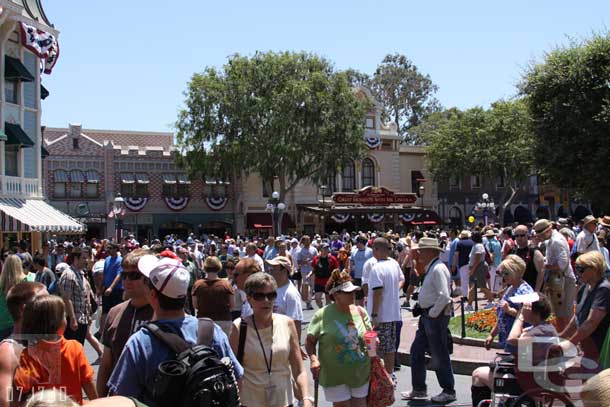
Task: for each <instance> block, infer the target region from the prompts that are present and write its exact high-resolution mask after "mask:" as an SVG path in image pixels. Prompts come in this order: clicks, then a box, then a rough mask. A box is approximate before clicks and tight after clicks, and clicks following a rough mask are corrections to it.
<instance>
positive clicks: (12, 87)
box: [4, 79, 19, 104]
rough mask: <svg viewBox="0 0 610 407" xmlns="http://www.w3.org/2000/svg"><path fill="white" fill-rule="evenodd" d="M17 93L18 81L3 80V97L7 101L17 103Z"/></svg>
mask: <svg viewBox="0 0 610 407" xmlns="http://www.w3.org/2000/svg"><path fill="white" fill-rule="evenodd" d="M18 94H19V81H9V80H7V79H5V80H4V99H5V100H6V101H7V102H8V103H14V104H17V103H18V102H19V101H18V100H17V95H18Z"/></svg>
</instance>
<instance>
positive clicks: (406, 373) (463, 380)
mask: <svg viewBox="0 0 610 407" xmlns="http://www.w3.org/2000/svg"><path fill="white" fill-rule="evenodd" d="M314 307H315V305H314ZM314 313H315V310H313V311H304V315H305V325H304V326H303V332H304V333H306V332H307V323H308V322H309V321H310V320H311V318H312V316H313V314H314ZM94 331H95V329H94ZM85 351H86V354H87V357H88V358H89V361H90V362H93V361H94V360H95V359H96V354H95V351H94V350H93V348H92V347H91V345H89V344H88V343H87V344H86V346H85ZM305 365H306V368H307V371H308V372H309V362H308V361H306V362H305ZM93 368H94V370H95V372H96V374H97V369H98V366H93ZM396 375H397V376H398V387H397V389H396V403H394V405H395V406H416V407H426V406H428V405H432V404H430V403H428V402H423V401H411V402H408V401H403V400H400V392H401V391H406V390H410V388H411V369H410V368H409V367H408V366H403V367H402V369H400V372H396ZM428 375H429V377H430V380H429V381H428V386H429V387H428V393H429V395H430V396H432V395H434V394H437V393H439V392H440V391H441V389H440V387H439V386H438V383H437V381H436V377H435V375H434V372H431V371H429V372H428ZM455 380H456V390H457V396H458V400H457V402H455V403H452V404H451V406H470V405H472V403H471V401H470V376H460V375H456V376H455ZM310 383H311V384H312V387H313V379H312V378H311V374H310ZM312 394H313V390H312ZM318 405H319V406H320V407H327V406H331V405H332V404H331V403H327V402H326V400H325V398H324V393H323V391H322V389H320V392H319V404H318Z"/></svg>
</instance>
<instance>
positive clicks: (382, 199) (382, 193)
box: [332, 187, 417, 206]
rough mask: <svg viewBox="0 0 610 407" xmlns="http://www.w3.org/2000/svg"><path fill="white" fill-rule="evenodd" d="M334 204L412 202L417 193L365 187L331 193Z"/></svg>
mask: <svg viewBox="0 0 610 407" xmlns="http://www.w3.org/2000/svg"><path fill="white" fill-rule="evenodd" d="M332 199H333V202H334V203H335V204H344V205H364V206H386V205H404V204H413V203H415V202H416V201H417V195H415V194H411V193H395V192H393V191H390V190H389V189H387V188H384V187H365V188H362V189H361V190H360V191H358V192H348V193H345V192H340V193H335V194H333V197H332Z"/></svg>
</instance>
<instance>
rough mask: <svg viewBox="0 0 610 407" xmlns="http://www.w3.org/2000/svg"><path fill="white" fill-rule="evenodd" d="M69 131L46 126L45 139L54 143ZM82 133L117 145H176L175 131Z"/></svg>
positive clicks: (163, 146) (167, 147)
mask: <svg viewBox="0 0 610 407" xmlns="http://www.w3.org/2000/svg"><path fill="white" fill-rule="evenodd" d="M68 133H69V129H67V128H57V127H46V128H45V130H44V139H45V141H46V142H47V143H52V142H54V141H55V140H57V139H59V138H60V137H62V136H64V135H66V134H68ZM81 134H82V135H84V136H87V137H89V138H91V139H92V140H94V141H96V142H98V143H100V144H103V142H104V141H105V140H107V141H110V142H112V144H114V145H115V146H124V147H127V146H137V147H162V148H163V149H164V150H169V149H170V148H171V147H173V145H174V134H173V133H163V132H144V131H126V130H96V129H82V131H81Z"/></svg>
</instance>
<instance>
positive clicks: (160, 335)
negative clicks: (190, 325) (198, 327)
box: [144, 322, 191, 355]
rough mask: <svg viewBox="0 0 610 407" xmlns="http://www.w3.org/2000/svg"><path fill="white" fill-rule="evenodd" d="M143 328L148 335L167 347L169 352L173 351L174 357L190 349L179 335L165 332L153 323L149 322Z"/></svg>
mask: <svg viewBox="0 0 610 407" xmlns="http://www.w3.org/2000/svg"><path fill="white" fill-rule="evenodd" d="M144 328H146V329H148V330H149V331H150V333H152V334H153V335H154V336H155V337H156V338H157V339H159V340H160V341H161V342H163V343H164V344H165V345H167V346H168V347H169V348H170V349H171V350H173V351H174V352H175V353H176V355H179V354H180V353H182V352H184V351H185V350H187V349H190V348H191V345H190V344H189V343H188V342H187V341H185V340H184V339H182V338H181V337H180V336H179V335H176V334H175V333H171V332H165V331H164V330H163V329H162V328H161V327H160V326H159V325H157V324H155V323H154V322H149V323H148V324H146V325H144Z"/></svg>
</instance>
